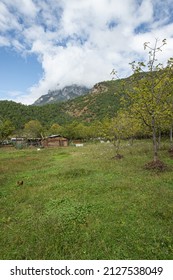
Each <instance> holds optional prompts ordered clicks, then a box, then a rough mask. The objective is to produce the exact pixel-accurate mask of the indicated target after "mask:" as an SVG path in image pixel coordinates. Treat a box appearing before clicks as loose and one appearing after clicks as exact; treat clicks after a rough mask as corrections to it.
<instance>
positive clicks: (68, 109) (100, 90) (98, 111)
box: [0, 80, 121, 129]
mask: <svg viewBox="0 0 173 280" xmlns="http://www.w3.org/2000/svg"><path fill="white" fill-rule="evenodd" d="M120 87H121V84H120V80H116V81H115V80H112V81H107V82H102V83H99V84H97V85H95V87H94V88H93V90H92V91H91V92H90V93H89V94H87V95H85V96H81V97H77V98H75V99H73V100H69V101H66V102H58V103H54V104H47V105H43V106H33V105H29V106H26V105H23V104H21V103H15V102H13V101H0V117H1V118H3V119H8V120H10V121H11V122H12V123H13V125H14V126H15V128H16V129H22V128H23V127H24V125H25V123H27V122H28V121H30V120H34V119H35V120H38V121H40V122H41V124H42V125H43V126H45V127H47V128H48V127H50V126H51V125H52V124H53V123H58V124H60V125H64V124H67V123H69V122H73V121H74V120H76V121H80V122H81V121H82V122H92V121H95V120H102V119H104V118H105V117H108V118H111V117H113V116H114V115H115V113H116V112H117V110H118V108H119V97H118V94H117V95H116V94H115V93H116V92H117V93H118V92H119V91H120Z"/></svg>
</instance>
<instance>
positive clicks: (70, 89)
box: [33, 84, 90, 106]
mask: <svg viewBox="0 0 173 280" xmlns="http://www.w3.org/2000/svg"><path fill="white" fill-rule="evenodd" d="M89 90H90V89H89V88H87V87H85V86H79V85H76V84H74V85H71V86H66V87H64V88H62V89H56V90H49V91H48V94H45V95H42V96H41V97H40V98H39V99H37V100H36V101H35V102H34V104H33V105H36V106H41V105H45V104H52V103H55V102H58V101H66V100H70V99H74V98H76V97H78V96H81V95H85V94H87V93H88V92H89Z"/></svg>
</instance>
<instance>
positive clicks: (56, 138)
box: [41, 135, 68, 147]
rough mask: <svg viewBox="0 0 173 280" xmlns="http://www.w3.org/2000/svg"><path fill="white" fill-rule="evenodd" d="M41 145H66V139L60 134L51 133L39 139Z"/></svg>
mask: <svg viewBox="0 0 173 280" xmlns="http://www.w3.org/2000/svg"><path fill="white" fill-rule="evenodd" d="M41 144H42V146H43V147H67V146H68V139H67V138H65V137H63V136H61V135H51V136H48V137H47V138H45V139H43V140H42V141H41Z"/></svg>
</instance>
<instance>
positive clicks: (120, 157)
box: [112, 154, 124, 159]
mask: <svg viewBox="0 0 173 280" xmlns="http://www.w3.org/2000/svg"><path fill="white" fill-rule="evenodd" d="M122 158H124V156H123V155H120V154H117V155H115V156H114V157H112V159H122Z"/></svg>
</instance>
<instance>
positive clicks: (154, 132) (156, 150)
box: [152, 117, 158, 161]
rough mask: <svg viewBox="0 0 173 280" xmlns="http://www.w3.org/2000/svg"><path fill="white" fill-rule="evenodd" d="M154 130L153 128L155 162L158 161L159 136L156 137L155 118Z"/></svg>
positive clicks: (153, 120)
mask: <svg viewBox="0 0 173 280" xmlns="http://www.w3.org/2000/svg"><path fill="white" fill-rule="evenodd" d="M152 128H153V151H154V161H157V160H158V145H157V136H156V126H155V118H154V117H153V118H152Z"/></svg>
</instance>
